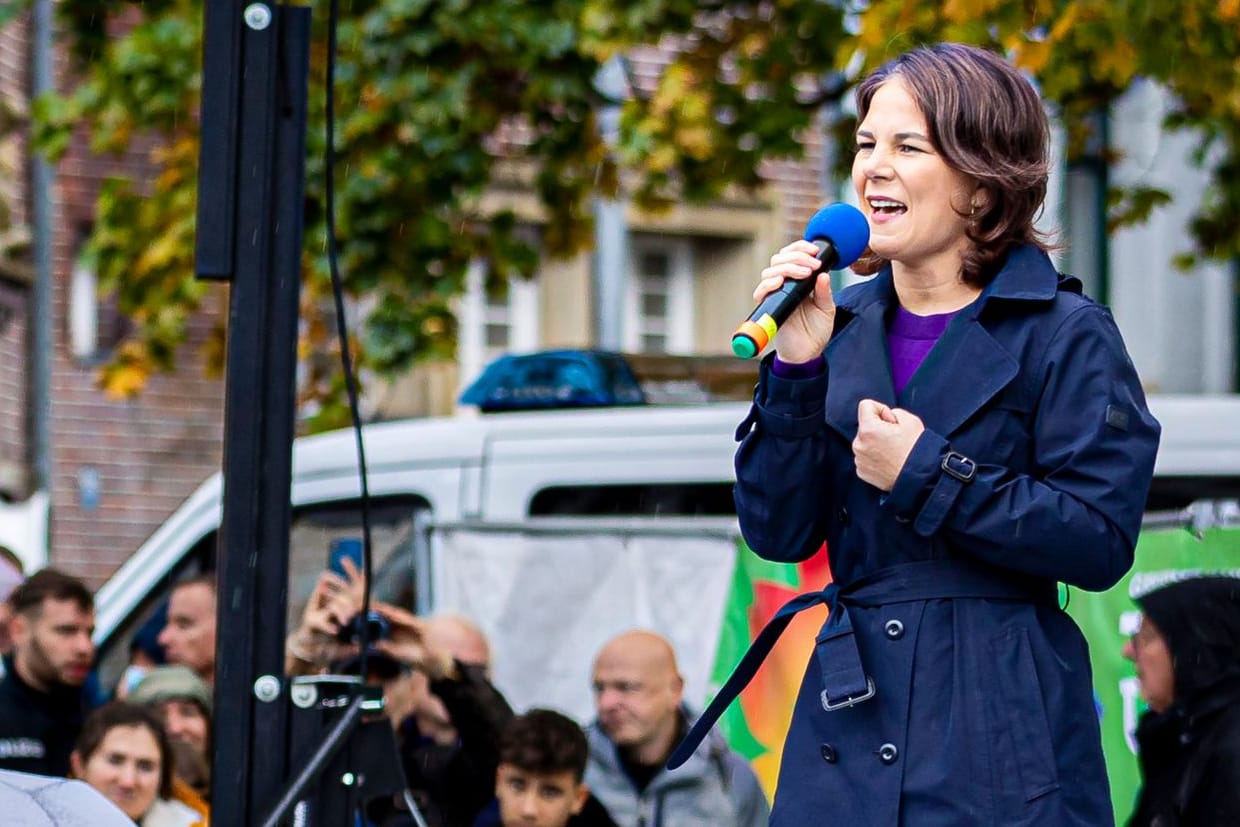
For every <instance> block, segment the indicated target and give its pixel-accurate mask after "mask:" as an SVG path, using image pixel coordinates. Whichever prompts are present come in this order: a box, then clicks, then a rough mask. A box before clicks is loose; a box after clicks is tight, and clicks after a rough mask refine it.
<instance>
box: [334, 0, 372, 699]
mask: <svg viewBox="0 0 1240 827" xmlns="http://www.w3.org/2000/svg"><path fill="white" fill-rule="evenodd" d="M328 8H329V10H328V17H327V79H326V84H327V96H326V109H327V111H326V117H325V121H326V133H327V134H326V139H327V148H326V150H325V151H324V160H323V179H324V191H325V199H324V200H325V203H324V210H325V212H326V216H327V265H328V269H329V270H330V271H331V282H332V297H333V298H334V299H335V302H336V337H337V338H338V339H339V340H340V367H341V370H343V371H344V387H345V393H346V394H347V396H348V398H349V418H350V421H351V422H352V423H353V434H354V438H355V441H356V443H357V472H358V475H359V477H360V478H361V512H362V577H363V578H365V583H364V588H363V590H362V613H361V622H360V623H358V627H359V628H358V645H359V646H360V647H361V654H360V660H359V665H358V674H360V675H361V677H362V680H363V681H365V680H366V674H367V672H366V658H367V649H369V648H370V624H369V623H368V622H367V618H368V617H369V615H370V584H371V583H372V582H373V580H372V578H371V568H372V566H371V545H370V485H369V483H368V482H367V480H366V477H367V473H366V446H365V444H364V441H363V440H362V416H361V413H360V410H359V407H358V402H357V377H356V376H355V375H354V373H353V356H352V354H351V353H350V352H349V330H348V324H347V322H346V321H345V317H344V287H343V286H342V285H341V282H340V265H339V262H338V260H337V254H336V187H335V183H334V181H333V179H332V174H333V172H334V171H335V167H336V150H335V146H334V143H335V120H336V99H335V94H334V86H335V81H336V23H337V21H338V20H339V16H340V2H339V0H331V3H330V5H329V7H328Z"/></svg>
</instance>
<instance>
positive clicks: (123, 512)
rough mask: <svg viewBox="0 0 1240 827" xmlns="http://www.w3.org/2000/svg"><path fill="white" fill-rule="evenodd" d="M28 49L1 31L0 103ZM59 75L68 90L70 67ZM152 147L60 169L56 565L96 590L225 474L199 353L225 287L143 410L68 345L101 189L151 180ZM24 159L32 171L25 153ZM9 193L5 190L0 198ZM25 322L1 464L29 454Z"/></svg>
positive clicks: (143, 399)
mask: <svg viewBox="0 0 1240 827" xmlns="http://www.w3.org/2000/svg"><path fill="white" fill-rule="evenodd" d="M28 49H29V44H28V28H27V27H26V25H25V23H24V22H23V21H18V22H17V23H14V24H11V25H10V26H8V27H6V28H5V30H4V31H2V32H0V94H8V95H17V96H19V97H24V96H25V94H26V90H27V81H26V77H27V76H26V74H25V68H26V67H27V66H28V65H29V53H28ZM57 73H58V78H59V81H58V82H59V83H60V84H62V85H63V84H64V83H65V80H64V63H63V61H58V65H57ZM148 148H149V147H145V146H139V147H136V148H135V149H134V151H133V152H131V153H130V154H128V155H126V156H125V157H121V158H96V157H94V156H92V155H91V154H90V153H89V152H88V151H87V149H86V140H85V134H84V133H83V134H80V135H79V136H78V137H77V139H76V140H75V141H74V143H73V146H72V148H71V149H70V151H69V152H68V154H67V155H66V157H65V158H64V159H63V161H62V162H60V163H59V164H58V165H57V167H56V170H55V176H56V182H55V187H54V201H53V219H52V220H53V226H54V228H55V241H54V280H55V289H54V293H53V314H54V318H53V325H52V341H53V349H54V353H53V358H52V379H51V381H52V426H51V445H52V476H53V479H52V491H51V494H52V517H51V521H52V522H51V559H52V561H53V563H55V564H56V565H59V566H62V567H64V568H65V569H67V570H69V571H72V572H74V573H76V574H79V575H82V576H83V577H84V578H86V579H87V580H88V581H89V582H90V583H91V584H92V585H95V586H97V585H99V584H100V583H102V582H103V581H104V580H106V579H107V577H108V576H109V575H110V574H111V573H112V572H113V571H114V570H115V569H116V568H117V567H118V566H119V565H120V564H121V563H122V562H124V560H125V559H126V558H127V557H128V555H129V554H131V553H132V552H133V551H134V550H135V549H136V548H137V547H138V546H139V545H140V544H141V543H142V541H143V540H145V539H146V538H147V537H148V536H149V535H150V534H151V532H152V531H153V530H154V529H155V528H156V527H157V526H158V525H159V524H160V523H162V522H163V521H164V520H165V519H166V518H167V517H168V515H169V514H171V513H172V512H173V511H174V510H175V509H176V507H177V506H178V505H180V503H181V502H182V501H183V500H184V499H185V498H186V497H187V496H188V495H189V494H190V493H192V492H193V490H194V489H195V488H196V487H197V486H198V485H199V483H201V482H202V481H203V480H204V479H205V478H206V477H207V476H208V475H210V474H211V473H212V472H214V471H216V470H218V469H219V466H220V455H221V440H222V435H223V383H222V382H221V381H220V380H218V379H209V378H207V377H206V375H205V373H204V371H203V359H202V357H201V355H200V350H201V345H202V343H203V341H204V339H205V337H206V335H207V332H208V331H209V330H210V329H211V327H212V325H213V324H214V323H215V321H216V319H218V316H219V312H220V311H221V308H223V307H224V301H225V293H224V288H216V289H215V290H213V291H212V295H211V297H210V300H209V301H208V303H207V308H206V309H205V311H204V312H203V313H201V314H200V317H199V318H197V319H195V320H194V321H193V322H192V324H191V332H190V341H189V343H188V344H187V345H186V347H185V348H184V349H183V351H182V353H181V356H180V360H179V362H178V365H179V368H180V370H179V371H178V372H177V374H176V375H173V376H157V377H155V378H154V379H153V380H152V381H151V383H150V385H149V387H148V388H147V389H146V391H145V392H144V393H143V394H142V395H141V396H140V397H139V398H137V399H135V400H127V401H117V400H113V399H109V398H108V397H106V396H105V395H104V394H103V393H102V392H100V391H99V390H98V388H97V386H96V372H97V368H98V361H97V360H91V361H89V362H80V361H78V360H77V359H76V358H75V357H74V356H73V355H72V353H71V350H70V347H69V336H68V324H67V319H68V310H69V281H70V277H71V274H72V269H73V264H74V260H75V257H76V253H77V247H78V244H79V243H80V238H81V234H82V232H83V229H84V228H86V227H88V226H89V224H90V221H91V218H92V216H93V214H94V200H95V196H96V194H97V192H98V188H99V184H100V182H101V181H102V180H103V178H104V177H105V176H107V175H109V174H116V173H123V174H128V175H131V176H133V177H136V178H141V177H143V175H144V174H145V171H146V170H147V168H148V167H147V163H146V152H147V150H148ZM21 157H22V159H23V165H24V164H25V153H24V152H23V153H21ZM29 174H30V171H29V169H28V167H27V168H25V169H23V170H22V173H21V175H20V176H19V177H18V178H17V180H18V181H19V182H22V183H24V182H25V181H28V180H29ZM12 185H13V181H11V180H8V181H0V193H3V192H5V187H11V186H12ZM23 194H24V193H23ZM16 200H17V201H18V202H19V205H20V202H21V200H22V199H21V198H18V199H16ZM22 209H23V208H22V207H20V206H19V210H22ZM18 216H19V217H21V218H23V219H24V216H25V213H24V212H19V213H18ZM14 291H18V292H19V293H20V292H21V289H20V288H18V287H11V286H8V285H7V284H5V283H3V282H0V308H2V307H3V306H4V305H5V302H6V300H8V299H9V298H10V297H11V296H12V295H13V294H14ZM26 321H27V320H26V319H25V318H22V314H18V316H17V317H15V318H14V319H13V320H12V321H11V322H10V323H9V325H8V326H7V327H3V326H0V460H3V459H6V458H8V457H10V456H21V455H23V453H24V450H25V447H24V446H25V436H26V435H25V432H24V411H25V408H26V398H25V382H24V379H19V378H16V377H15V376H14V375H12V373H13V372H12V371H11V370H10V369H11V368H12V367H13V366H24V365H25V364H27V362H28V360H27V359H26V358H25V355H26V354H25V351H24V349H23V348H24V344H25V341H26V335H27V334H26V330H27V323H26ZM18 412H20V413H18ZM92 481H97V492H98V495H97V499H92V498H89V497H86V498H84V497H83V493H84V488H83V483H90V482H92Z"/></svg>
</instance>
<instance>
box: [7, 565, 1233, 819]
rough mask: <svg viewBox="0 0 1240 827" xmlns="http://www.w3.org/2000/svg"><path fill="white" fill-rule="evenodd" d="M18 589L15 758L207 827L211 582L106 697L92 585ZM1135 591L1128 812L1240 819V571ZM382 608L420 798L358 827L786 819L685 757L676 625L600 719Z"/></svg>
mask: <svg viewBox="0 0 1240 827" xmlns="http://www.w3.org/2000/svg"><path fill="white" fill-rule="evenodd" d="M0 565H3V564H0ZM12 586H13V587H12V591H11V593H10V594H9V595H8V597H7V599H5V600H4V601H3V605H4V610H3V615H2V616H0V634H2V635H4V638H3V644H4V646H5V651H4V659H3V664H4V668H5V675H4V677H3V679H0V770H17V771H20V772H23V773H34V774H38V775H44V776H53V777H61V778H64V777H68V778H76V779H79V780H81V781H83V782H85V783H86V784H89V785H90V786H91V787H93V788H95V789H96V790H97V791H98V792H99V793H101V794H102V795H103V796H104V797H105V798H107V799H108V800H109V801H111V802H112V803H113V804H114V805H115V806H116V807H117V808H118V809H119V810H120V811H121V812H123V813H124V815H126V816H128V818H129V819H131V820H132V821H133V822H134V823H135V824H138V825H141V827H197V826H198V825H207V824H209V822H210V807H209V805H208V803H207V799H208V796H209V789H210V785H209V780H210V774H209V767H210V761H211V749H210V738H211V720H212V711H213V710H212V686H211V676H212V674H213V673H212V665H213V663H214V658H215V652H214V649H215V638H214V634H213V632H212V631H210V629H211V627H212V625H213V623H214V611H215V596H214V581H212V580H211V579H210V578H198V579H193V580H188V581H185V582H182V583H178V584H176V586H175V587H174V588H173V590H172V594H171V598H170V600H169V608H168V611H167V619H166V621H165V626H164V627H163V630H162V631H161V632H160V633H159V634H158V636H157V641H158V642H160V643H161V644H162V643H164V642H167V643H168V644H171V645H165V646H164V648H163V649H162V651H161V650H159V649H153V648H151V647H149V646H145V647H144V646H141V645H135V647H134V648H133V654H132V657H131V660H133V661H135V662H138V663H141V664H142V666H141V667H140V670H139V671H140V672H141V676H140V677H139V678H137V679H136V680H135V679H134V677H133V670H127V672H126V675H125V676H124V677H123V678H122V679H121V681H120V683H119V684H118V685H117V686H116V687H115V689H114V691H113V692H112V693H110V694H111V698H110V699H108V700H106V701H104V702H102V703H101V704H95V705H93V704H92V699H93V697H94V693H92V692H91V691H89V688H88V684H89V679H90V677H91V676H92V674H93V673H92V666H93V658H94V654H95V652H94V646H93V644H92V642H91V632H92V630H93V626H94V601H93V596H92V595H91V593H90V591H89V589H87V587H86V586H85V585H84V584H83V583H82V581H81V580H79V579H77V578H75V577H73V576H71V575H69V574H66V573H64V572H61V571H58V570H56V569H53V568H47V569H43V570H40V571H38V572H35V573H34V574H32V575H31V576H30V577H28V578H25V579H24V580H21V581H20V582H17V581H14V582H13V584H12ZM361 588H362V587H361V579H360V577H358V576H356V572H355V571H352V570H350V572H349V576H348V577H345V578H342V577H339V576H338V575H336V574H334V573H332V572H323V573H322V575H321V576H320V578H319V580H318V583H317V584H316V587H315V589H314V592H313V593H312V595H311V598H310V600H309V601H308V602H307V604H306V607H305V610H304V612H303V613H302V616H301V622H300V623H299V624H298V626H297V628H295V629H294V630H293V631H292V633H291V634H290V635H289V637H288V640H287V644H286V668H287V671H288V673H289V675H290V676H296V675H304V674H317V673H332V674H345V675H347V674H356V672H357V670H358V669H359V668H360V665H361V660H362V659H361V657H360V653H359V652H358V651H357V647H356V646H355V645H351V644H349V643H347V642H345V640H347V636H342V635H341V634H340V630H341V628H342V627H343V626H345V625H346V624H349V623H352V622H354V620H355V619H356V617H357V616H358V609H359V607H360V605H361V598H362V595H361ZM1138 604H1139V606H1140V608H1141V609H1142V612H1143V620H1142V624H1141V626H1140V629H1139V631H1138V632H1137V633H1136V634H1134V635H1133V636H1132V638H1131V639H1130V640H1129V642H1128V643H1127V644H1126V645H1125V647H1124V655H1125V657H1128V658H1130V659H1131V660H1133V662H1134V663H1135V665H1136V671H1137V676H1138V678H1139V680H1140V682H1141V690H1142V697H1143V698H1144V699H1145V701H1146V703H1147V705H1148V712H1146V713H1145V715H1144V716H1143V717H1142V719H1141V721H1140V726H1139V727H1138V730H1137V738H1138V740H1139V742H1140V744H1141V767H1142V771H1143V774H1144V776H1145V781H1146V783H1145V785H1144V786H1143V788H1142V791H1141V795H1140V798H1139V801H1138V802H1137V808H1136V812H1135V814H1134V815H1133V817H1132V820H1131V821H1130V822H1129V823H1130V824H1131V825H1132V827H1151V826H1152V825H1205V824H1230V823H1240V792H1238V791H1240V776H1237V774H1236V772H1237V769H1236V768H1237V767H1240V580H1238V579H1236V578H1233V577H1218V576H1216V577H1193V578H1189V579H1187V580H1183V581H1179V582H1175V583H1172V584H1171V585H1168V586H1164V587H1162V588H1160V589H1158V590H1155V591H1153V592H1150V593H1149V594H1146V595H1144V596H1142V597H1140V598H1139V599H1138ZM373 608H374V611H375V612H376V613H377V614H378V615H379V616H381V617H382V618H383V619H384V621H385V624H386V628H385V633H384V635H383V637H381V638H379V639H377V640H374V641H373V643H372V648H371V649H370V650H369V651H368V653H367V657H366V659H365V660H366V678H367V682H369V683H375V684H378V685H379V686H381V687H382V691H383V697H384V702H385V703H384V715H386V716H387V718H388V720H389V721H390V724H391V726H392V728H393V731H394V732H395V734H396V737H397V743H398V745H399V756H400V762H401V765H402V770H403V772H404V777H405V783H406V785H407V792H408V793H410V796H409V798H408V799H406V798H404V797H403V796H397V797H393V798H390V799H389V798H379V799H376V800H373V801H371V802H369V804H368V805H367V808H366V812H365V819H366V820H365V821H364V822H362V821H359V822H358V824H364V825H365V827H407V826H408V825H416V824H418V823H419V821H418V820H417V819H418V818H421V819H422V820H424V823H426V824H428V825H430V827H656V825H663V826H664V827H698V826H699V825H701V827H707V825H710V826H711V827H717V826H718V825H724V826H725V827H726V825H736V827H760V826H761V825H765V824H766V823H767V819H768V817H769V808H768V805H767V800H766V797H765V795H764V793H763V791H762V790H761V788H760V787H759V785H758V782H757V778H756V777H755V775H754V773H753V771H752V770H751V768H750V767H749V765H748V764H747V763H746V762H745V761H744V759H742V758H741V757H740V756H739V755H738V754H737V753H736V752H734V751H733V750H731V749H730V748H729V747H728V745H727V744H726V743H725V742H724V740H723V738H722V737H721V736H720V735H719V734H718V733H717V732H713V731H712V732H711V733H710V735H709V736H708V737H707V738H706V739H704V740H703V741H702V742H701V743H700V744H698V745H697V747H696V749H695V751H694V753H693V755H692V756H691V757H690V759H689V760H687V761H685V762H684V763H683V764H682V765H681V766H678V767H677V768H676V769H674V770H669V769H668V767H667V763H668V758H669V756H670V755H671V754H672V751H673V749H674V748H675V747H676V746H677V745H678V744H679V743H681V741H682V740H683V739H684V736H685V734H686V732H687V731H688V729H689V727H690V725H691V724H692V722H693V713H692V711H691V710H690V709H689V707H688V706H687V705H686V704H685V700H684V697H683V688H684V683H683V680H682V678H681V675H680V671H679V668H678V667H677V662H676V654H675V652H674V651H673V649H672V647H671V645H670V644H669V643H668V641H667V640H666V639H665V638H663V637H661V636H660V635H658V634H656V633H654V632H652V631H647V630H633V631H630V632H626V633H623V634H621V635H618V636H616V637H615V638H613V639H611V640H609V641H608V642H607V643H606V644H605V645H603V646H602V647H601V649H600V650H599V651H598V653H597V655H596V656H595V658H594V661H593V664H592V666H591V670H590V674H591V677H590V680H591V682H592V688H593V693H594V699H595V709H596V716H595V718H594V720H593V721H592V722H590V723H589V724H588V725H587V726H585V727H583V726H582V725H580V724H579V723H578V722H576V721H574V720H572V719H571V718H569V717H567V716H566V715H564V714H562V713H560V712H557V711H554V710H550V709H539V708H534V709H529V710H526V711H525V712H523V713H522V714H516V713H515V712H514V711H513V709H512V708H511V706H510V705H509V704H508V702H507V701H506V700H505V698H504V696H503V694H502V693H501V692H500V691H499V690H498V689H497V688H496V687H495V686H494V684H493V683H492V682H491V679H490V665H491V652H490V647H489V645H488V642H487V640H486V637H485V636H484V635H483V633H482V632H481V631H480V630H479V629H478V628H477V627H476V626H475V625H474V624H473V623H471V622H470V621H469V620H468V619H467V618H464V617H461V616H458V615H450V614H445V615H438V616H433V617H419V616H417V615H414V614H412V613H410V612H409V611H407V610H405V609H402V608H400V607H397V606H392V605H387V604H383V603H375V604H373ZM204 630H205V631H204ZM193 664H196V665H197V667H195V666H194V665H193ZM92 705H93V708H92ZM410 800H411V801H412V802H413V804H412V806H413V807H416V809H417V811H418V812H417V815H416V816H415V814H414V813H413V812H411V810H410V808H409V806H410V805H409V803H408V801H410ZM979 823H980V822H979Z"/></svg>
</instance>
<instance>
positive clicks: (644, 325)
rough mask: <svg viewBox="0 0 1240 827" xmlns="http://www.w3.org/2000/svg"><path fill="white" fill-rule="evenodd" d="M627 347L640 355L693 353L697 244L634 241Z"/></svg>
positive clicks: (636, 237)
mask: <svg viewBox="0 0 1240 827" xmlns="http://www.w3.org/2000/svg"><path fill="white" fill-rule="evenodd" d="M629 256H630V262H629V273H630V278H629V284H628V294H629V295H628V313H627V319H626V323H625V337H624V338H625V341H624V346H625V348H626V349H627V350H630V351H633V352H637V353H690V352H692V351H693V347H694V342H693V244H692V241H691V240H690V239H688V238H675V237H672V238H668V237H655V236H643V235H638V234H634V235H633V236H631V246H630V253H629Z"/></svg>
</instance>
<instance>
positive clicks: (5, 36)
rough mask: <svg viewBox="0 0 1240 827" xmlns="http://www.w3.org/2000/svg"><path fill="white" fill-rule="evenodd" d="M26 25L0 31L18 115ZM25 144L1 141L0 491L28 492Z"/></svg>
mask: <svg viewBox="0 0 1240 827" xmlns="http://www.w3.org/2000/svg"><path fill="white" fill-rule="evenodd" d="M25 40H26V26H25V23H24V21H23V22H17V23H14V24H13V25H10V26H7V27H6V28H5V29H4V30H2V31H0V107H2V108H3V110H6V111H8V110H11V111H15V112H20V111H21V110H22V109H24V108H25V103H26V92H25V89H26V82H27V77H26V70H25V60H24V51H23V50H24V46H23V44H24V43H25ZM24 158H25V142H24V139H23V136H22V135H20V134H16V135H12V136H9V137H8V138H0V493H2V494H4V495H5V496H7V497H10V498H18V497H21V496H23V495H24V494H25V493H26V488H27V485H28V459H29V457H28V456H27V453H26V452H27V450H28V446H27V440H26V397H27V393H26V392H27V385H26V365H27V363H28V359H27V341H26V336H27V326H26V313H27V306H28V305H27V302H28V301H29V288H28V286H27V282H26V278H27V277H28V275H29V272H28V270H27V268H26V267H25V266H24V265H25V264H26V262H24V261H22V260H20V258H19V256H20V255H21V253H22V251H21V242H20V240H19V236H20V235H22V234H23V232H22V229H23V227H24V225H25V222H26V205H25V202H24V192H25V178H24V173H25V160H24Z"/></svg>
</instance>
